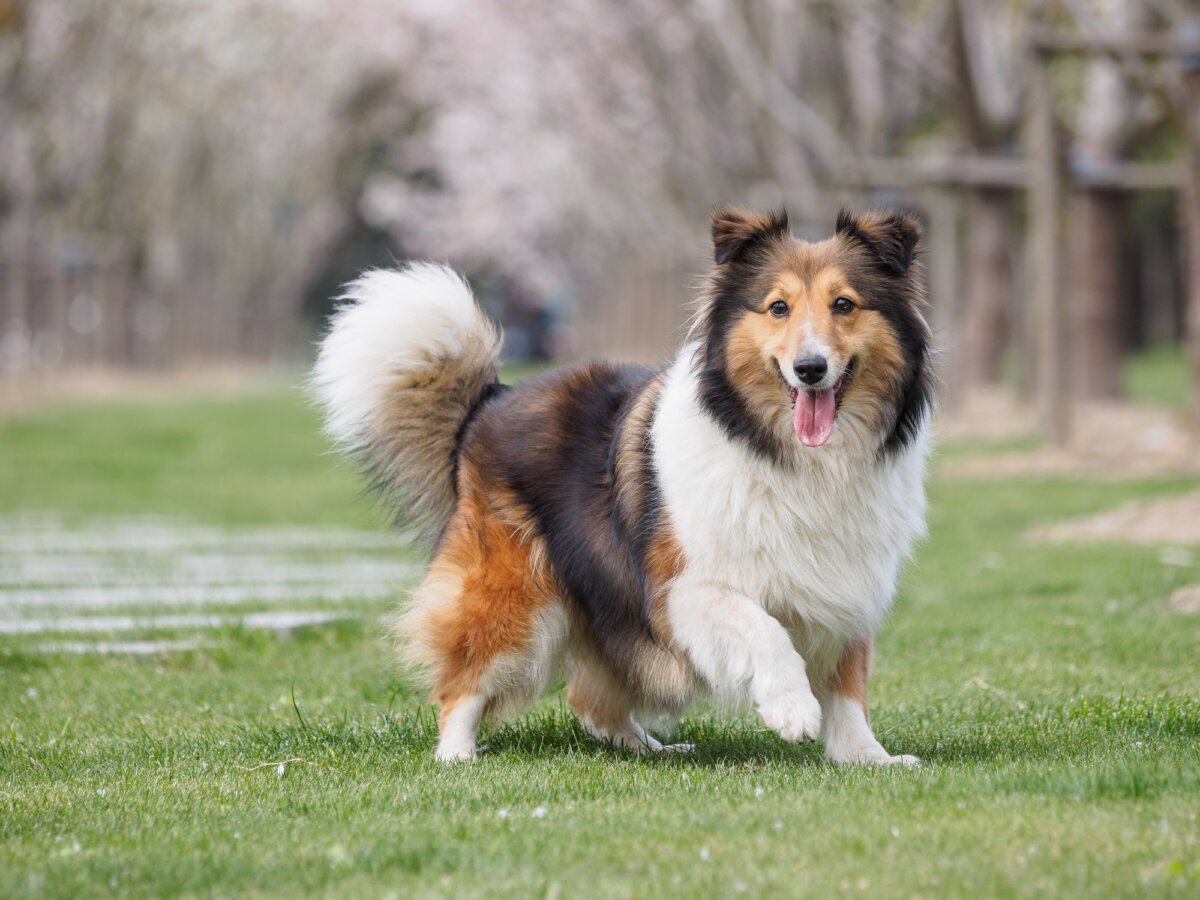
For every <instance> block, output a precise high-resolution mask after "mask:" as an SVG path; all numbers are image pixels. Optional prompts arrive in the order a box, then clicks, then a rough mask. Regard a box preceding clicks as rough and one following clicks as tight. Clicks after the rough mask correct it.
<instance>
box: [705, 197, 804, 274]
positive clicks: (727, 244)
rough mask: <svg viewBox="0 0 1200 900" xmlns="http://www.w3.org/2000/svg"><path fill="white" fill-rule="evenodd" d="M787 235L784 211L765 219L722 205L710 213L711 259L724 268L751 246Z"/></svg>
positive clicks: (762, 216)
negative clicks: (777, 236) (776, 236)
mask: <svg viewBox="0 0 1200 900" xmlns="http://www.w3.org/2000/svg"><path fill="white" fill-rule="evenodd" d="M787 233H788V217H787V213H786V212H785V211H783V210H780V211H779V212H777V213H772V214H771V215H769V216H764V215H760V214H758V213H752V212H748V211H746V210H744V209H735V208H734V207H732V206H722V207H720V208H718V209H715V210H713V214H712V239H713V259H715V260H716V263H717V265H719V266H723V265H725V263H730V262H733V261H734V260H736V259H738V258H739V257H740V256H741V255H742V254H743V253H745V252H746V251H747V250H748V249H749V248H750V247H752V246H753V245H754V244H757V243H759V242H760V241H763V240H765V239H767V238H769V237H772V236H775V235H783V234H787Z"/></svg>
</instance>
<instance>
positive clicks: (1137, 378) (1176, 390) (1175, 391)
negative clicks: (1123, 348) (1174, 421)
mask: <svg viewBox="0 0 1200 900" xmlns="http://www.w3.org/2000/svg"><path fill="white" fill-rule="evenodd" d="M1121 387H1122V391H1123V393H1124V395H1125V396H1126V397H1127V398H1128V399H1130V400H1133V401H1134V402H1136V403H1153V404H1156V405H1158V406H1167V407H1170V408H1171V409H1178V410H1182V409H1188V408H1189V404H1190V403H1191V399H1192V391H1193V385H1192V375H1191V367H1190V366H1189V364H1188V359H1187V353H1186V352H1185V349H1184V347H1183V345H1182V344H1166V345H1162V346H1158V347H1150V348H1148V349H1145V350H1140V351H1138V352H1137V353H1135V354H1133V355H1132V356H1130V357H1129V359H1127V360H1126V362H1125V367H1124V370H1123V372H1122V375H1121Z"/></svg>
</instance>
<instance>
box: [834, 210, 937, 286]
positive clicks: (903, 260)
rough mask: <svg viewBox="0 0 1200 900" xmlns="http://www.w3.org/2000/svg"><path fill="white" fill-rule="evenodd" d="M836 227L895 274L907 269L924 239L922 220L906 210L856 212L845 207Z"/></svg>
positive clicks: (839, 232)
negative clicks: (920, 241)
mask: <svg viewBox="0 0 1200 900" xmlns="http://www.w3.org/2000/svg"><path fill="white" fill-rule="evenodd" d="M836 231H837V233H838V234H839V235H842V236H844V237H846V238H847V239H849V240H851V241H858V242H859V243H861V244H862V245H863V246H865V247H866V248H867V250H869V251H870V252H871V254H872V255H873V256H874V257H875V258H876V259H877V260H878V262H879V263H880V265H882V266H883V267H884V268H885V269H887V270H888V271H889V272H891V273H893V274H895V275H903V274H905V273H906V272H907V271H908V269H909V266H911V265H912V261H913V254H914V253H915V252H916V249H917V241H919V240H920V239H921V223H920V222H919V221H918V220H917V218H916V216H913V215H910V214H909V213H903V212H883V211H879V212H867V213H854V212H851V211H850V210H848V209H843V210H842V211H841V212H839V213H838V217H837V228H836Z"/></svg>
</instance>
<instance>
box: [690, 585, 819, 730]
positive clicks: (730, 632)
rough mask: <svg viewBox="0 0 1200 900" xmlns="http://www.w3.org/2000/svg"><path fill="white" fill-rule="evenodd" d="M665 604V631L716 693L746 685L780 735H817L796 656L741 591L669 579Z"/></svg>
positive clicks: (778, 628) (815, 708)
mask: <svg viewBox="0 0 1200 900" xmlns="http://www.w3.org/2000/svg"><path fill="white" fill-rule="evenodd" d="M667 608H668V619H669V621H670V624H671V630H672V634H673V637H674V638H675V640H676V641H677V642H678V644H679V645H680V646H681V647H682V648H683V649H684V651H685V652H686V653H687V655H688V658H689V659H690V660H691V663H692V665H693V666H694V667H695V669H696V671H697V672H699V673H700V675H701V676H703V678H704V679H705V680H706V681H707V682H708V683H709V685H710V686H711V687H712V688H713V690H714V691H715V692H716V693H717V694H718V695H725V696H730V695H738V694H744V693H745V692H747V691H748V692H749V695H750V699H751V700H752V701H753V703H754V706H755V708H757V710H758V712H759V714H760V715H761V716H762V717H763V721H764V722H766V723H767V726H768V727H769V728H771V729H772V730H773V731H776V732H778V733H779V735H780V736H781V737H783V738H784V739H786V740H789V741H806V740H812V739H814V738H816V737H817V734H818V733H819V732H820V730H821V706H820V704H819V703H818V702H817V698H816V697H815V696H813V692H812V687H811V686H810V685H809V682H808V672H807V669H806V666H805V664H804V659H803V658H802V657H801V656H800V654H799V653H797V652H796V648H795V647H793V646H792V641H791V638H790V637H788V633H787V631H786V630H785V629H784V627H783V625H781V624H780V623H779V621H778V620H777V619H775V618H773V617H772V616H771V615H770V614H768V613H767V611H766V610H765V609H763V608H762V607H761V606H760V605H759V604H757V603H755V602H754V600H752V599H751V598H750V597H747V596H746V595H745V594H741V593H739V592H737V591H734V590H731V589H729V588H726V587H722V586H720V585H715V584H707V583H694V584H689V583H686V582H684V583H677V584H676V585H675V586H674V588H673V589H672V590H671V592H670V594H669V595H668V598H667Z"/></svg>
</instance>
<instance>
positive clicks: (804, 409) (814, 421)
mask: <svg viewBox="0 0 1200 900" xmlns="http://www.w3.org/2000/svg"><path fill="white" fill-rule="evenodd" d="M854 368H855V366H854V360H850V362H849V363H848V364H847V365H846V370H845V371H844V372H842V377H841V378H839V379H838V380H837V384H835V385H834V386H833V387H831V388H825V389H824V390H819V391H818V390H808V389H805V390H800V389H798V388H789V391H790V392H791V395H792V405H793V409H794V422H793V424H794V425H795V428H796V437H798V438H799V439H800V443H802V444H803V445H804V446H805V447H820V446H821V445H822V444H824V443H825V442H826V441H827V440H829V436H830V435H831V434H833V420H834V418H836V417H837V411H838V409H839V408H840V407H841V405H842V397H843V396H844V395H845V393H846V387H847V386H848V385H849V384H850V381H851V379H853V378H854Z"/></svg>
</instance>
